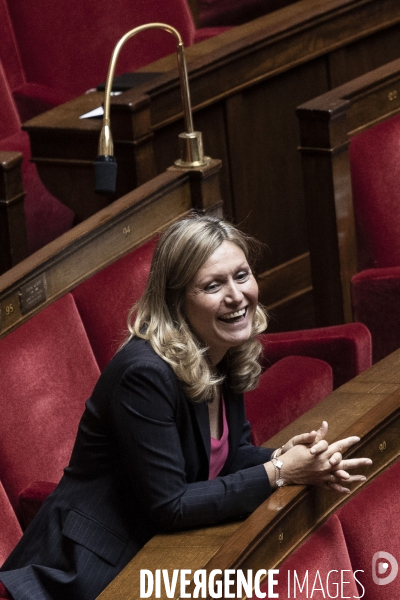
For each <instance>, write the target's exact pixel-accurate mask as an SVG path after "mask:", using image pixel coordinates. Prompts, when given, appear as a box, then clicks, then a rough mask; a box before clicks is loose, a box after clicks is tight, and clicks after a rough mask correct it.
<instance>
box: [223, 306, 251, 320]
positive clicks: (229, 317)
mask: <svg viewBox="0 0 400 600" xmlns="http://www.w3.org/2000/svg"><path fill="white" fill-rule="evenodd" d="M245 314H246V308H242V309H241V310H238V311H236V312H234V313H230V314H229V315H221V316H220V317H219V318H220V319H222V320H223V321H231V320H232V319H237V318H238V317H243V316H244V315H245Z"/></svg>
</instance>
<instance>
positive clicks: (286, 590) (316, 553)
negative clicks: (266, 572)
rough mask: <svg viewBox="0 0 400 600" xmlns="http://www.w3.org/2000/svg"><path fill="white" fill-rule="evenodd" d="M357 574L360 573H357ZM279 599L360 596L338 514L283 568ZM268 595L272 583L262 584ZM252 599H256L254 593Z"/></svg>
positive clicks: (275, 589) (276, 591)
mask: <svg viewBox="0 0 400 600" xmlns="http://www.w3.org/2000/svg"><path fill="white" fill-rule="evenodd" d="M356 576H357V574H356ZM274 578H275V579H277V580H278V585H276V586H275V587H274V589H273V591H274V593H276V594H279V598H297V599H299V600H305V599H306V598H313V599H314V600H323V599H326V598H358V597H359V595H358V591H357V583H356V581H355V578H354V576H353V566H352V564H351V562H350V558H349V555H348V552H347V547H346V541H345V539H344V536H343V532H342V528H341V526H340V523H339V520H338V518H337V517H336V515H332V516H331V517H330V518H329V520H328V521H326V523H324V524H323V525H322V526H321V527H320V528H319V529H317V531H316V532H315V533H313V534H312V535H311V536H310V537H309V538H308V539H307V540H306V541H305V542H304V543H303V544H302V545H301V546H300V547H299V548H298V549H297V550H295V552H293V554H292V555H291V556H290V557H289V558H288V559H287V560H285V562H284V563H283V564H282V565H281V566H280V567H279V574H276V575H275V576H274ZM261 589H262V591H263V592H265V593H266V594H267V595H266V598H268V597H270V596H268V585H267V584H264V586H262V588H261ZM252 600H256V597H255V596H254V597H253V599H252Z"/></svg>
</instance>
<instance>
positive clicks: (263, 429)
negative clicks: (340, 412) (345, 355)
mask: <svg viewBox="0 0 400 600" xmlns="http://www.w3.org/2000/svg"><path fill="white" fill-rule="evenodd" d="M332 389H333V378H332V369H331V367H330V366H329V365H328V364H327V363H326V362H325V361H323V360H318V359H316V358H308V357H305V356H287V357H286V358H282V359H281V360H279V361H278V362H277V363H275V364H274V365H273V366H272V367H270V368H269V369H267V370H266V371H265V372H264V373H263V374H262V375H261V378H260V381H259V384H258V387H257V388H256V389H255V390H252V391H251V392H247V393H246V394H245V403H246V414H247V418H248V419H249V421H250V424H251V432H252V441H253V443H254V444H256V445H261V444H263V443H264V442H265V441H266V440H268V439H269V438H271V437H272V436H273V435H275V434H276V433H278V431H280V430H281V429H283V428H284V427H286V426H287V425H289V424H290V423H291V422H292V421H294V420H295V419H297V418H298V417H300V416H301V415H302V414H303V413H304V412H306V411H307V410H308V409H310V408H312V407H313V406H314V405H315V404H317V403H318V402H319V401H320V400H322V399H323V398H325V397H326V396H327V395H328V394H330V393H331V391H332ZM315 426H317V424H315ZM311 428H312V427H311V426H310V429H311Z"/></svg>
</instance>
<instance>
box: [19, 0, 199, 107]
mask: <svg viewBox="0 0 400 600" xmlns="http://www.w3.org/2000/svg"><path fill="white" fill-rule="evenodd" d="M8 8H9V11H10V15H11V20H12V24H13V28H14V32H15V36H16V39H17V41H18V47H19V50H20V55H21V60H22V64H23V67H24V71H25V76H26V79H27V80H28V81H31V82H37V83H41V84H44V85H47V86H50V87H54V88H57V89H58V88H59V89H61V90H65V91H69V92H70V93H71V94H74V95H79V94H82V93H84V92H85V91H86V90H88V89H89V88H93V87H96V86H97V85H98V84H99V83H101V82H103V81H105V79H106V75H107V70H108V65H109V62H110V58H111V53H112V51H113V48H114V46H115V45H116V44H117V42H118V40H119V38H120V37H122V36H123V35H124V34H125V33H126V32H127V31H129V30H130V29H133V28H134V27H137V26H138V25H142V24H145V23H151V22H154V21H157V22H162V23H167V24H168V25H172V26H173V27H175V28H176V29H177V30H178V31H179V32H180V34H181V36H182V38H183V41H184V44H185V45H189V44H191V43H192V41H193V37H194V31H195V28H194V22H193V19H192V15H191V13H190V10H189V8H188V5H187V3H186V1H185V0H168V2H160V1H159V0H145V1H144V0H119V1H118V2H117V3H115V2H98V1H97V0H85V2H81V0H72V2H71V1H67V0H58V1H57V2H56V3H54V2H53V1H52V0H35V2H30V0H19V1H18V2H15V0H8ZM176 45H177V44H176V40H175V38H174V37H173V36H172V35H171V34H169V33H167V32H165V31H162V30H157V31H155V30H153V31H150V32H148V31H146V32H142V33H140V34H139V35H138V36H136V37H135V39H133V40H130V41H129V42H128V44H127V47H126V48H124V49H123V50H122V52H121V55H120V59H119V60H118V64H117V71H116V73H117V74H119V73H124V72H129V71H135V70H136V69H138V68H139V67H141V66H143V65H145V64H148V63H150V62H152V61H154V60H156V59H158V58H160V57H162V56H165V55H166V54H170V53H172V52H175V49H176Z"/></svg>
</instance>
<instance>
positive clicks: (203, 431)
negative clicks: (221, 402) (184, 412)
mask: <svg viewBox="0 0 400 600" xmlns="http://www.w3.org/2000/svg"><path fill="white" fill-rule="evenodd" d="M192 407H193V412H194V415H195V418H196V421H197V425H198V427H199V431H200V436H201V439H202V442H203V447H204V450H205V453H206V455H207V461H208V462H209V460H210V453H211V439H210V421H209V418H208V407H207V403H206V402H193V403H192Z"/></svg>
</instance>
